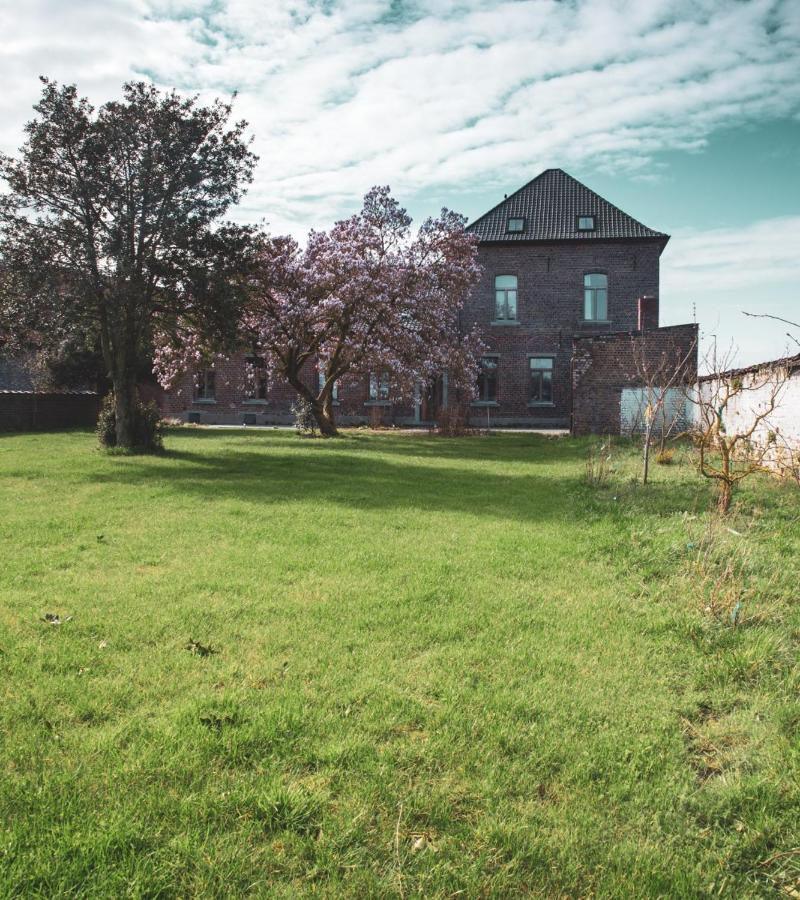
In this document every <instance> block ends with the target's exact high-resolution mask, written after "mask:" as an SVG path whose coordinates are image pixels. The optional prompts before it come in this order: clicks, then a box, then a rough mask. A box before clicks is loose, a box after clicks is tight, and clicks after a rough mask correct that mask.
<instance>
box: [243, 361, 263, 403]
mask: <svg viewBox="0 0 800 900" xmlns="http://www.w3.org/2000/svg"><path fill="white" fill-rule="evenodd" d="M245 364H246V369H247V399H248V400H266V399H267V369H266V366H265V364H264V360H263V359H262V358H261V357H260V356H248V357H247V358H246V359H245Z"/></svg>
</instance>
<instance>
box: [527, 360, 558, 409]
mask: <svg viewBox="0 0 800 900" xmlns="http://www.w3.org/2000/svg"><path fill="white" fill-rule="evenodd" d="M529 366H530V400H531V403H552V402H553V358H552V357H551V356H532V357H531V358H530V360H529Z"/></svg>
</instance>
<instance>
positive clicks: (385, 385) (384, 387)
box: [369, 372, 389, 403]
mask: <svg viewBox="0 0 800 900" xmlns="http://www.w3.org/2000/svg"><path fill="white" fill-rule="evenodd" d="M369 399H370V401H371V402H372V403H382V402H384V401H386V400H388V399H389V373H388V372H381V374H380V378H379V377H378V375H377V374H376V373H375V372H370V375H369Z"/></svg>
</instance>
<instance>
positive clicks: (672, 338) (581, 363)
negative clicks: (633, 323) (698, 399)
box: [572, 324, 698, 434]
mask: <svg viewBox="0 0 800 900" xmlns="http://www.w3.org/2000/svg"><path fill="white" fill-rule="evenodd" d="M697 335H698V326H697V325H695V324H689V325H673V326H671V327H669V328H656V329H654V330H652V331H630V332H619V333H616V334H607V335H593V336H579V337H576V338H575V340H574V342H573V358H572V397H573V407H572V432H573V434H619V433H620V403H621V399H622V394H623V391H624V390H625V389H626V388H632V387H641V386H642V376H641V374H640V367H641V360H642V359H643V358H644V359H645V360H646V361H647V362H648V363H649V365H650V367H651V370H652V371H655V370H657V369H658V367H659V366H662V363H663V366H662V369H663V371H664V372H665V373H669V374H670V375H671V374H672V372H677V371H678V370H680V376H679V379H678V380H677V381H676V389H677V387H678V386H681V385H683V384H693V383H694V382H695V380H696V379H697ZM663 386H665V385H662V387H663Z"/></svg>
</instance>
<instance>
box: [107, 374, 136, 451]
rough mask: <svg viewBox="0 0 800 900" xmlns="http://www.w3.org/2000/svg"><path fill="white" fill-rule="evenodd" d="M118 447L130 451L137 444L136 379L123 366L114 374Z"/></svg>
mask: <svg viewBox="0 0 800 900" xmlns="http://www.w3.org/2000/svg"><path fill="white" fill-rule="evenodd" d="M113 383H114V412H115V414H116V431H117V446H118V447H123V448H125V449H127V450H130V449H131V448H132V447H133V446H134V444H135V442H136V398H137V391H136V379H135V378H134V377H133V374H132V373H131V372H129V371H128V370H127V367H126V366H121V367H120V371H115V372H114V373H113Z"/></svg>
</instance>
